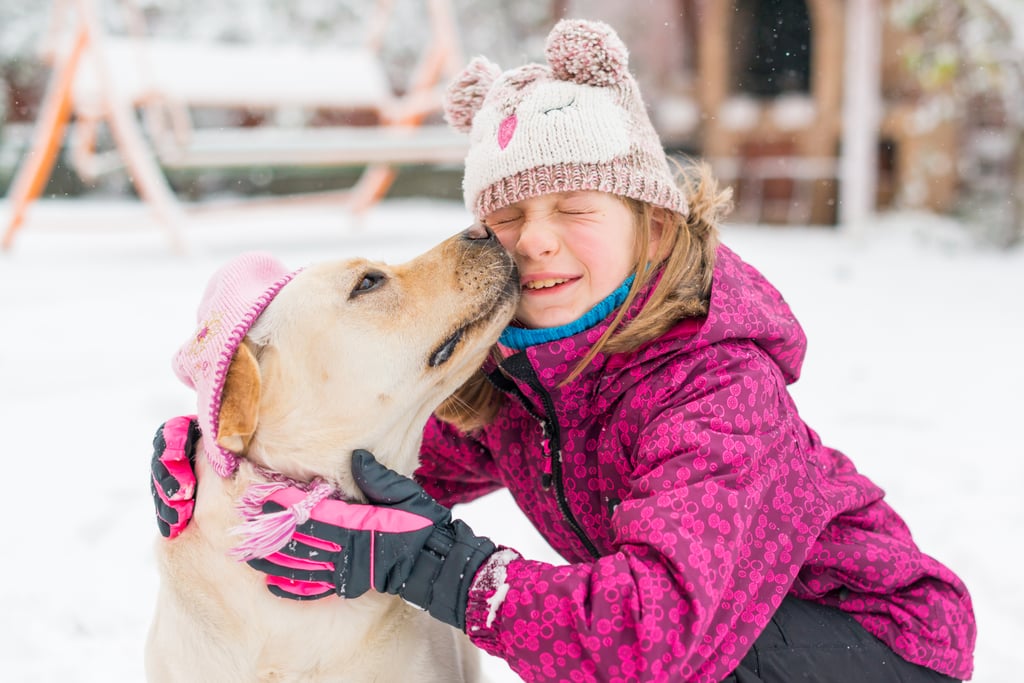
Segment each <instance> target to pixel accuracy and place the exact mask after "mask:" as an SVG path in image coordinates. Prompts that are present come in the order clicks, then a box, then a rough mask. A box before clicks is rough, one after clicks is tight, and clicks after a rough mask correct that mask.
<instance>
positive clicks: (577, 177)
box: [445, 19, 687, 219]
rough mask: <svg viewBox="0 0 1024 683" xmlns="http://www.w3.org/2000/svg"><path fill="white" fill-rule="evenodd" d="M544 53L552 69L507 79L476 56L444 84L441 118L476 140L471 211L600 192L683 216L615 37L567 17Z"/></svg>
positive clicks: (468, 175) (531, 69) (528, 69)
mask: <svg viewBox="0 0 1024 683" xmlns="http://www.w3.org/2000/svg"><path fill="white" fill-rule="evenodd" d="M545 52H546V56H547V61H548V65H543V64H526V65H524V66H520V67H518V68H515V69H511V70H509V71H506V72H504V73H502V71H501V68H500V67H498V66H497V65H496V64H494V63H493V62H490V61H489V60H487V59H486V58H483V57H477V58H475V59H474V60H473V61H471V62H470V63H469V65H468V66H467V67H466V68H465V69H464V70H463V71H462V73H461V74H460V75H459V76H458V77H456V79H455V80H454V81H453V82H452V84H451V85H450V86H449V87H448V91H447V93H446V97H445V117H446V119H447V120H448V123H449V124H450V125H452V126H453V127H454V128H456V129H458V130H461V131H463V132H468V133H469V136H470V147H469V153H468V154H467V156H466V171H465V176H464V177H463V181H462V189H463V194H464V197H465V201H466V207H467V208H468V209H469V210H470V211H472V212H473V214H474V215H475V216H476V217H477V218H480V219H482V218H483V217H485V216H487V215H488V214H490V213H492V212H494V211H497V210H498V209H500V208H502V207H505V206H508V205H509V204H514V203H515V202H518V201H522V200H523V199H528V198H530V197H536V196H538V195H542V194H549V193H552V192H568V191H573V190H598V191H601V192H609V193H612V194H616V195H620V196H623V197H629V198H632V199H637V200H639V201H643V202H647V203H650V204H654V205H656V206H661V207H664V208H666V209H670V210H672V211H676V212H678V213H680V214H682V215H686V212H687V205H686V197H685V196H684V195H683V193H682V192H681V191H680V189H679V187H678V186H677V185H676V182H675V179H674V177H673V174H672V171H671V169H670V167H669V163H668V159H667V158H666V156H665V151H664V149H663V148H662V146H661V141H660V140H659V138H658V134H657V132H655V130H654V126H653V125H652V124H651V120H650V118H649V117H648V116H647V110H646V108H645V106H644V103H643V99H642V98H641V96H640V89H639V86H638V85H637V83H636V80H635V79H634V78H633V76H632V75H631V74H630V73H629V69H628V65H627V60H628V52H627V50H626V46H625V45H624V44H623V43H622V40H620V39H619V37H618V36H617V35H616V34H615V31H614V30H612V28H611V27H610V26H608V25H607V24H604V23H601V22H595V21H582V20H568V19H563V20H562V21H560V22H558V24H557V25H556V26H555V27H554V29H552V31H551V33H550V35H549V36H548V39H547V47H546V50H545Z"/></svg>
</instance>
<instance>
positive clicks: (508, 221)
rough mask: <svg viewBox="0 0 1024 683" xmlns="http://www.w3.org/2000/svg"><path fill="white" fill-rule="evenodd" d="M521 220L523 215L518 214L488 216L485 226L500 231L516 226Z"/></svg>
mask: <svg viewBox="0 0 1024 683" xmlns="http://www.w3.org/2000/svg"><path fill="white" fill-rule="evenodd" d="M521 218H522V215H521V214H519V213H516V212H508V213H496V214H492V215H490V216H488V217H487V218H486V219H485V220H484V225H486V226H487V227H488V228H491V229H492V230H500V229H501V228H506V227H509V226H512V225H515V224H516V223H517V222H518V221H519V220H520V219H521Z"/></svg>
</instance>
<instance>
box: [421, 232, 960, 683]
mask: <svg viewBox="0 0 1024 683" xmlns="http://www.w3.org/2000/svg"><path fill="white" fill-rule="evenodd" d="M602 329H603V325H602V326H598V327H597V328H595V329H592V330H590V331H588V332H584V333H581V334H579V335H576V336H575V337H571V338H568V339H563V340H561V341H555V342H551V343H548V344H545V345H540V346H536V347H531V348H530V349H528V350H527V353H528V356H529V359H530V362H531V363H532V365H533V366H534V368H536V369H537V371H538V374H539V376H540V378H541V381H542V383H543V386H544V387H545V388H546V390H547V391H548V392H549V393H550V395H551V397H552V399H553V400H554V404H555V410H556V412H557V415H558V421H559V424H560V427H561V434H562V452H563V455H562V458H563V464H564V465H563V466H564V470H565V488H566V494H567V496H566V497H567V502H568V505H569V509H570V511H571V513H572V515H573V516H574V517H575V518H576V520H578V522H579V524H580V526H581V527H582V528H583V529H584V530H585V532H586V534H587V536H588V537H589V539H590V540H591V541H592V542H593V544H594V545H595V546H596V547H597V549H598V551H599V555H600V557H599V558H596V559H595V558H594V557H591V556H590V554H588V552H587V550H586V549H585V546H584V545H583V543H582V542H581V541H580V540H579V539H578V538H577V536H576V535H575V534H574V533H573V531H572V530H571V529H570V525H569V524H568V523H567V521H566V518H565V517H564V515H563V512H562V511H561V510H560V509H559V507H558V504H557V501H556V497H555V493H554V491H555V490H554V488H553V487H552V488H551V489H548V490H546V489H544V488H543V486H542V484H541V481H542V475H543V471H544V464H545V463H544V457H543V451H542V442H543V440H544V436H543V435H542V434H541V428H540V426H539V424H538V422H537V420H536V419H535V418H533V417H531V416H530V414H529V413H528V412H527V411H526V410H525V409H524V408H523V406H522V405H521V404H520V403H519V402H517V401H516V400H509V401H507V402H506V404H505V406H504V408H503V409H502V411H501V412H500V413H499V416H498V418H497V419H496V421H495V423H494V424H493V425H491V426H489V427H488V428H487V429H486V430H484V431H483V432H481V433H477V434H475V435H474V437H473V438H469V437H462V436H460V435H459V434H458V433H456V432H455V431H454V430H452V429H451V428H449V427H447V426H445V425H443V424H441V423H439V422H436V421H432V422H431V423H430V424H429V425H428V427H427V430H426V434H425V440H424V445H423V463H424V464H423V466H422V467H421V469H420V471H419V472H418V477H419V479H420V480H421V482H422V483H423V484H424V485H425V487H426V489H427V490H428V491H429V492H430V493H431V494H432V495H434V496H435V497H437V498H438V499H439V500H440V501H442V502H443V503H445V504H449V505H450V504H453V503H455V502H459V501H465V500H469V499H472V498H475V497H477V496H479V495H481V494H483V493H486V492H487V491H490V490H493V489H495V488H498V487H502V486H505V487H508V489H509V490H510V491H511V493H512V495H513V496H514V497H515V499H516V501H517V502H518V504H519V506H520V507H521V508H522V510H523V511H524V513H525V514H526V515H527V516H528V517H529V518H530V520H531V521H532V522H533V523H534V524H535V525H536V526H537V528H538V529H539V530H540V531H541V532H542V533H543V535H544V537H545V538H546V539H547V540H548V542H550V543H551V545H552V546H553V547H554V548H555V549H556V550H557V551H558V552H559V553H561V554H562V556H563V557H565V559H566V560H567V561H568V562H569V563H570V564H566V565H563V566H552V565H549V564H545V563H541V562H535V561H530V560H528V559H513V560H512V561H511V562H509V563H508V565H507V567H505V571H506V576H505V580H504V584H505V585H506V586H507V590H508V592H507V595H506V596H505V597H504V599H503V600H501V601H500V606H498V608H497V611H496V614H489V611H490V610H492V606H493V605H492V603H494V602H497V601H496V600H491V602H489V599H491V598H493V594H494V590H495V586H494V584H493V583H487V582H481V581H478V582H477V584H476V586H475V588H474V590H473V591H471V594H470V604H469V608H468V615H467V628H468V632H469V635H470V637H471V639H472V640H473V642H475V643H476V644H477V645H478V646H480V647H481V648H483V649H484V650H486V651H487V652H490V653H492V654H494V655H497V656H499V657H501V658H503V659H504V660H505V661H507V662H508V663H509V665H510V666H511V667H512V669H513V670H514V671H515V672H516V673H518V674H519V675H520V676H521V677H522V678H523V679H524V680H527V681H549V680H598V679H599V680H614V681H631V680H643V681H719V680H721V679H722V678H724V677H725V676H727V675H728V674H729V673H730V672H731V671H732V670H733V669H734V668H735V667H736V665H737V663H738V662H739V661H740V659H741V658H742V657H743V655H744V654H745V653H746V652H747V651H748V650H749V648H750V646H751V645H752V644H753V642H754V641H755V640H756V638H757V636H758V635H759V634H760V632H761V631H762V629H763V628H764V626H765V624H766V623H767V621H768V620H769V618H770V616H771V614H772V613H773V611H774V609H775V608H776V607H777V606H778V605H779V604H780V602H781V601H782V598H783V597H784V596H785V595H786V594H788V593H792V594H794V595H796V596H797V597H800V598H805V599H811V600H815V601H818V602H820V603H823V604H827V605H834V606H837V607H839V608H840V609H843V610H845V611H847V612H849V613H851V614H852V615H853V616H854V617H855V618H856V619H857V620H858V621H859V622H860V623H861V624H863V625H864V627H865V628H866V629H867V630H868V631H870V632H871V633H873V634H875V635H876V636H877V637H879V638H880V639H882V640H883V641H884V642H886V643H887V644H888V645H889V646H890V647H892V648H893V649H894V650H895V651H896V652H897V653H899V654H900V655H901V656H903V657H904V658H906V659H908V660H910V661H912V662H915V663H918V664H922V665H924V666H927V667H930V668H933V669H935V670H937V671H940V672H942V673H945V674H948V675H951V676H954V677H958V678H969V677H970V674H971V671H972V668H973V649H974V641H975V624H974V616H973V610H972V605H971V599H970V596H969V595H968V593H967V589H966V588H965V586H964V584H963V583H962V582H961V581H960V579H959V578H957V576H955V575H954V574H953V573H952V572H951V571H950V570H949V569H947V568H946V567H944V566H943V565H942V564H940V563H939V562H938V561H936V560H934V559H932V558H931V557H929V556H928V555H925V554H924V553H922V552H921V551H920V550H919V549H918V548H917V546H916V545H915V544H914V541H913V540H912V538H911V535H910V532H909V531H908V530H907V528H906V526H905V525H904V523H903V521H902V520H901V519H900V517H899V516H898V515H897V514H896V513H895V512H894V511H893V510H892V509H891V508H890V507H889V506H888V505H887V504H886V503H885V502H884V501H883V499H882V498H883V492H882V490H881V489H880V488H879V487H878V486H876V485H875V484H873V483H872V482H871V481H870V480H868V479H867V478H866V477H864V476H863V475H861V474H859V473H858V472H857V471H856V469H855V468H854V466H853V464H852V463H851V462H850V460H849V459H847V458H846V456H844V455H843V454H842V453H839V452H838V451H835V450H833V449H831V448H828V447H826V446H824V445H822V443H821V441H820V440H819V438H818V436H817V434H815V433H814V432H813V431H812V430H811V429H810V428H808V426H807V425H806V424H804V422H803V420H801V418H800V416H799V414H798V413H797V409H796V406H795V405H794V404H793V401H792V399H791V398H790V396H789V393H788V392H787V389H786V385H787V384H788V383H791V382H793V381H795V380H796V379H797V378H798V377H799V373H800V365H801V363H802V361H803V356H804V349H805V338H804V334H803V331H802V330H801V328H800V326H799V324H798V323H797V321H796V320H795V318H794V317H793V315H792V313H791V311H790V309H789V307H788V306H787V305H786V303H785V302H784V301H783V300H782V297H781V296H780V295H779V293H778V292H777V291H776V290H775V289H774V288H773V287H772V286H771V285H770V284H768V283H767V282H766V281H765V280H764V278H763V277H762V276H761V275H760V274H759V273H758V272H757V271H755V270H754V269H753V268H751V267H750V266H748V265H747V264H745V263H744V262H743V261H741V260H740V259H739V257H737V256H736V255H735V254H733V253H732V252H731V251H729V250H728V249H727V248H725V247H721V248H720V250H719V261H718V265H717V267H716V270H715V278H714V289H713V295H712V302H711V311H710V313H709V315H708V317H707V318H706V319H705V320H703V321H688V322H684V323H682V324H680V325H679V326H678V328H677V329H676V330H674V331H673V332H670V333H669V334H668V335H665V337H663V338H662V339H659V340H657V341H655V342H653V343H651V344H649V345H647V346H646V347H645V348H643V349H641V350H640V351H638V352H636V353H633V354H629V355H619V356H611V357H602V356H599V357H598V359H597V361H596V362H595V363H594V364H592V365H591V366H590V368H589V369H588V370H587V371H586V372H584V373H583V374H582V375H581V376H580V378H579V379H578V380H576V381H574V382H571V383H569V384H568V385H566V386H563V387H559V386H558V385H559V382H560V381H561V380H562V379H563V378H564V377H565V376H566V375H567V373H568V372H569V371H570V370H571V369H572V368H573V367H574V365H575V361H576V360H578V359H579V358H581V357H582V355H583V354H584V353H585V351H586V348H587V346H588V344H590V343H592V342H593V341H594V340H595V339H597V337H598V335H599V334H600V333H601V330H602ZM523 388H524V390H526V391H527V395H528V397H529V396H531V394H530V393H529V390H528V389H526V388H525V387H523ZM531 407H532V408H533V409H534V410H541V408H540V406H539V404H538V405H536V406H531ZM480 531H481V532H482V533H485V534H489V535H491V536H492V537H497V538H498V539H499V540H500V536H501V529H500V528H495V529H481V530H480ZM489 616H490V617H491V618H490V619H489V618H488V617H489Z"/></svg>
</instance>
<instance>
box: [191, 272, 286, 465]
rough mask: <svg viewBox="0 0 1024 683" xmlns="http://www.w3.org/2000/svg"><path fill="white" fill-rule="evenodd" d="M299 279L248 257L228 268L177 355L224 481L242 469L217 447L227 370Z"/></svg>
mask: <svg viewBox="0 0 1024 683" xmlns="http://www.w3.org/2000/svg"><path fill="white" fill-rule="evenodd" d="M295 274H296V272H291V271H289V270H288V269H287V268H285V267H284V266H283V265H282V264H281V263H280V262H279V261H277V259H275V258H274V257H272V256H270V255H268V254H261V253H251V254H244V255H242V256H239V257H238V258H236V259H234V260H232V261H230V262H228V263H227V264H226V265H224V266H223V267H222V268H220V269H219V270H218V271H217V272H216V273H214V274H213V276H212V277H211V278H210V281H209V283H208V284H207V286H206V291H205V292H204V294H203V299H202V301H201V302H200V304H199V310H198V312H197V316H196V317H197V321H198V325H197V326H196V330H195V332H193V333H192V335H191V336H190V337H189V338H188V340H187V341H186V342H185V343H184V344H183V345H182V347H181V348H180V349H179V350H178V352H177V353H176V354H175V355H174V359H173V362H172V365H173V367H174V372H175V374H176V375H177V376H178V379H180V380H181V381H182V382H184V383H185V384H186V385H188V386H189V387H192V388H193V389H195V390H196V393H197V394H198V397H197V398H198V410H199V412H198V417H199V426H200V427H201V428H202V431H203V449H204V450H205V451H206V456H207V459H209V461H210V464H211V465H212V466H213V468H214V470H216V471H217V474H219V475H220V476H222V477H227V476H230V475H231V474H232V473H233V472H234V471H235V469H236V468H237V467H238V456H236V455H235V454H234V453H232V452H230V451H228V450H225V449H224V448H221V447H220V446H219V445H218V444H217V441H216V439H217V428H218V422H219V416H220V402H221V392H222V391H223V389H224V380H225V379H226V377H227V372H228V367H229V366H230V365H231V359H232V358H234V356H235V351H237V350H238V346H239V345H240V344H241V343H242V339H243V338H245V335H246V334H247V333H248V332H249V329H250V328H251V327H252V325H253V323H254V322H256V318H258V317H259V315H260V313H262V312H263V309H265V308H266V307H267V305H268V304H269V303H270V302H271V301H272V300H273V299H274V297H275V296H276V295H277V293H278V292H279V291H281V288H282V287H284V285H285V284H287V283H288V282H289V281H290V280H291V279H292V278H293V277H294V276H295Z"/></svg>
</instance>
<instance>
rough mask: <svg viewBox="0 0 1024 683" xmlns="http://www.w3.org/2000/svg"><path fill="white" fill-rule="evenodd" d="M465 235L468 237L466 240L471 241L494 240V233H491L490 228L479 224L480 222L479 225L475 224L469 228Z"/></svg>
mask: <svg viewBox="0 0 1024 683" xmlns="http://www.w3.org/2000/svg"><path fill="white" fill-rule="evenodd" d="M463 234H464V235H465V236H466V239H471V240H490V239H494V233H493V232H491V229H490V228H488V227H487V226H486V225H484V224H483V223H479V222H478V223H474V224H473V225H471V226H469V227H468V228H466V231H465V232H464V233H463Z"/></svg>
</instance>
